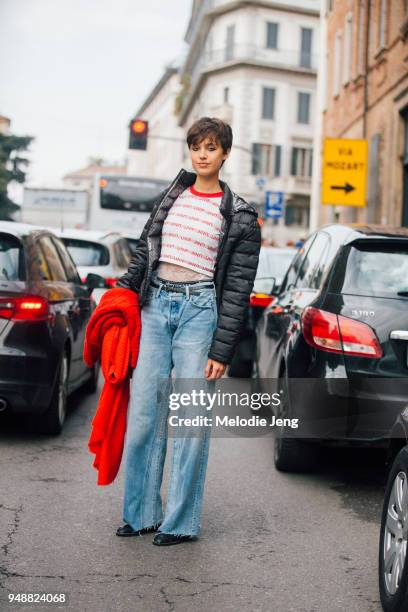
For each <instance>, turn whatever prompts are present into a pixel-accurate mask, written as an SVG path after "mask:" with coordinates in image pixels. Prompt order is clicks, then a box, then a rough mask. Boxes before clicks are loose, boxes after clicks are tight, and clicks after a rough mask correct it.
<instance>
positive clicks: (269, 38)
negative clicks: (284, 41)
mask: <svg viewBox="0 0 408 612" xmlns="http://www.w3.org/2000/svg"><path fill="white" fill-rule="evenodd" d="M278 33H279V24H278V23H272V22H271V21H268V23H267V24H266V47H267V48H268V49H277V48H278Z"/></svg>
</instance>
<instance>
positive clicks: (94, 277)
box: [85, 272, 106, 291]
mask: <svg viewBox="0 0 408 612" xmlns="http://www.w3.org/2000/svg"><path fill="white" fill-rule="evenodd" d="M85 285H86V286H87V287H88V289H90V290H91V291H92V290H93V289H105V288H106V283H105V279H104V278H103V276H101V275H100V274H93V272H90V273H89V274H88V276H87V277H86V279H85Z"/></svg>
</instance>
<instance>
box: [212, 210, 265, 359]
mask: <svg viewBox="0 0 408 612" xmlns="http://www.w3.org/2000/svg"><path fill="white" fill-rule="evenodd" d="M239 227H240V231H239V238H238V239H237V242H236V244H235V248H234V250H233V251H232V253H231V256H230V260H229V263H228V269H227V272H226V275H225V280H224V287H223V291H222V298H221V303H220V309H219V313H218V323H217V329H216V330H215V333H214V337H213V341H212V344H211V348H210V351H209V353H208V357H209V358H210V359H215V360H216V361H220V362H221V363H225V364H228V363H230V362H231V360H232V357H233V354H234V350H235V347H236V345H237V342H238V340H239V337H240V333H241V329H242V325H243V323H244V320H245V314H246V312H247V309H248V306H249V297H250V295H251V291H252V288H253V286H254V281H255V275H256V271H257V268H258V260H259V251H260V248H261V228H260V227H259V223H258V220H257V217H255V216H254V215H253V214H250V213H244V215H243V217H242V218H241V220H240V222H239Z"/></svg>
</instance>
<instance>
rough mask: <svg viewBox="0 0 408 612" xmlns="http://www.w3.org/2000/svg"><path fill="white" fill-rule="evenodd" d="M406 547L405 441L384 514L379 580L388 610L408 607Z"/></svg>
mask: <svg viewBox="0 0 408 612" xmlns="http://www.w3.org/2000/svg"><path fill="white" fill-rule="evenodd" d="M405 428H406V426H405ZM405 442H406V439H405ZM407 550H408V445H407V444H406V443H405V445H404V446H402V448H401V450H400V451H399V452H398V453H397V455H396V457H395V459H394V461H393V463H392V466H391V469H390V471H389V475H388V481H387V485H386V489H385V495H384V503H383V509H382V514H381V527H380V541H379V550H378V584H379V590H380V597H381V603H382V607H383V609H384V610H385V611H386V612H398V611H401V612H402V611H403V610H408V563H407Z"/></svg>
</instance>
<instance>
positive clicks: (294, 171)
mask: <svg viewBox="0 0 408 612" xmlns="http://www.w3.org/2000/svg"><path fill="white" fill-rule="evenodd" d="M312 161H313V149H311V148H304V147H292V159H291V165H290V173H291V175H292V176H297V177H299V178H306V177H309V176H312Z"/></svg>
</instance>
